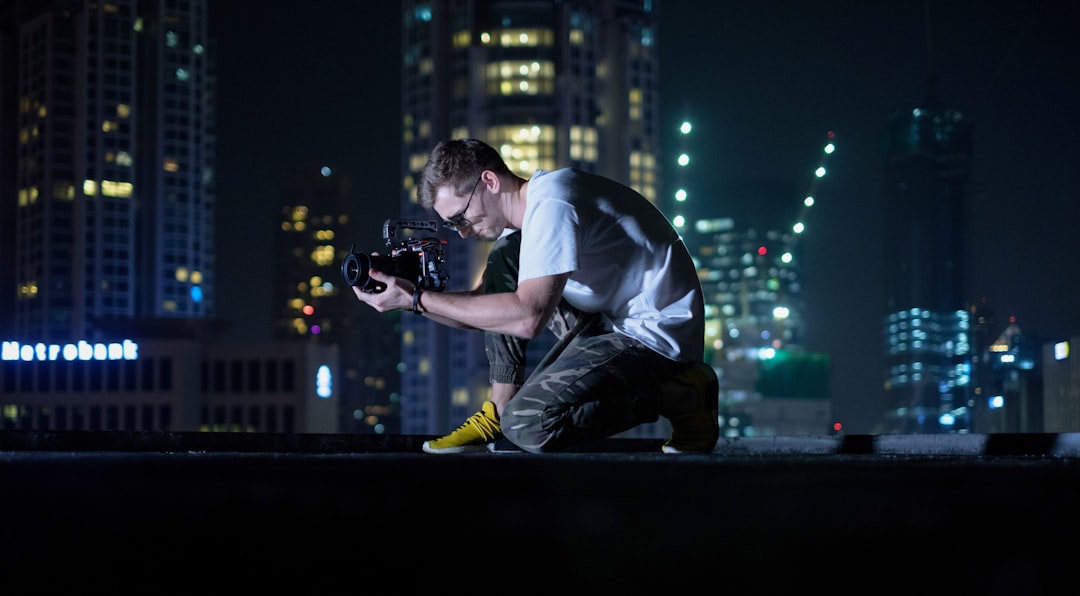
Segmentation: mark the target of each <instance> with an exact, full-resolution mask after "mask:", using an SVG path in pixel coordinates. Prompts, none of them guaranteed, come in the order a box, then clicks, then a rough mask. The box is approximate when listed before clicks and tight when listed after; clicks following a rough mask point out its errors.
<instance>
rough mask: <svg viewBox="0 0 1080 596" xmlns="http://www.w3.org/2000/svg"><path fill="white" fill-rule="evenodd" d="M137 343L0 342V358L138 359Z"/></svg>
mask: <svg viewBox="0 0 1080 596" xmlns="http://www.w3.org/2000/svg"><path fill="white" fill-rule="evenodd" d="M138 358H139V344H137V343H135V342H133V341H131V340H130V339H125V340H123V341H120V342H112V343H90V342H88V341H85V340H79V341H77V342H75V343H69V344H46V343H36V344H21V343H19V342H17V341H5V342H2V343H0V360H22V361H25V362H30V361H35V360H36V361H47V360H138Z"/></svg>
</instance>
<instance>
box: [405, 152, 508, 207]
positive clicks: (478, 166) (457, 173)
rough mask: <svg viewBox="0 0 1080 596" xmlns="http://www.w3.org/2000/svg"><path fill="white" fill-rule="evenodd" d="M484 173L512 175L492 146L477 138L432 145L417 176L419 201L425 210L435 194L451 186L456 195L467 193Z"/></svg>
mask: <svg viewBox="0 0 1080 596" xmlns="http://www.w3.org/2000/svg"><path fill="white" fill-rule="evenodd" d="M484 170H491V171H493V172H495V173H496V174H498V175H500V176H502V175H512V174H511V172H510V168H508V167H507V166H506V162H505V161H503V158H502V156H500V155H499V152H498V151H496V150H495V148H494V147H492V146H491V145H488V144H487V143H485V142H483V141H479V140H477V139H453V140H450V141H441V142H440V143H439V144H437V145H435V148H434V149H433V150H432V151H431V155H430V156H429V157H428V162H427V164H426V165H425V166H424V171H423V172H421V174H420V185H419V188H418V189H417V190H418V194H417V196H418V198H419V199H420V204H421V205H423V206H424V207H425V208H427V209H431V206H432V205H433V204H434V203H435V193H436V192H438V190H439V189H440V188H442V187H443V186H450V187H451V188H453V189H454V192H455V193H456V194H459V195H464V194H468V192H469V191H470V190H471V189H472V188H474V186H475V185H476V180H477V178H479V177H480V173H481V172H483V171H484Z"/></svg>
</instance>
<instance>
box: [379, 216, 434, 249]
mask: <svg viewBox="0 0 1080 596" xmlns="http://www.w3.org/2000/svg"><path fill="white" fill-rule="evenodd" d="M398 228H405V229H409V230H431V231H432V232H437V231H439V222H437V221H422V220H414V219H388V220H386V221H385V222H384V223H383V227H382V236H383V241H384V242H386V246H393V244H394V235H395V234H396V233H397V230H398Z"/></svg>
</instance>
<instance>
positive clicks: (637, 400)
mask: <svg viewBox="0 0 1080 596" xmlns="http://www.w3.org/2000/svg"><path fill="white" fill-rule="evenodd" d="M520 244H521V234H520V232H518V233H515V234H513V235H511V236H507V237H505V238H502V239H500V240H498V241H497V242H496V243H495V245H494V246H493V247H492V251H491V254H490V255H489V256H488V263H487V273H486V276H485V280H484V291H485V292H487V293H495V292H508V291H514V289H516V287H517V272H518V269H517V264H518V250H519V247H520ZM548 329H550V330H551V331H552V333H554V335H555V337H556V338H557V341H556V343H555V345H554V346H553V347H552V348H551V350H550V351H549V352H548V353H547V355H546V356H544V358H543V360H541V361H540V362H539V363H538V364H537V365H536V367H535V369H534V370H533V372H532V374H531V375H530V376H529V378H528V379H525V378H524V371H525V348H526V346H527V342H526V340H524V339H521V338H517V337H512V336H506V335H499V334H496V333H485V335H484V347H485V351H486V353H487V357H488V362H489V365H490V371H491V381H492V382H501V383H513V384H516V385H521V388H520V389H519V390H518V391H517V393H516V394H515V395H514V397H513V399H511V400H510V403H509V404H507V406H506V408H505V410H504V411H503V415H502V420H501V425H502V432H503V435H504V436H505V437H506V438H507V439H509V440H510V441H511V442H513V443H514V444H515V445H517V446H518V447H521V448H522V449H524V450H525V451H529V452H533V453H542V452H551V451H561V450H565V449H568V448H572V447H574V446H577V445H580V444H583V443H587V442H589V441H594V440H597V439H603V438H605V437H610V436H612V435H615V434H618V433H620V432H622V431H625V430H628V429H630V428H633V427H635V426H637V425H639V424H643V423H647V422H654V421H656V420H657V418H658V417H659V406H658V402H659V396H660V393H661V389H660V384H661V382H663V381H664V380H667V379H670V378H671V377H672V376H673V375H675V374H676V373H677V372H678V371H680V370H682V368H683V367H685V366H686V365H685V364H680V363H678V362H675V361H673V360H670V359H668V358H665V357H664V356H661V355H660V354H658V353H656V352H654V351H652V350H651V349H649V348H647V347H646V346H645V345H644V344H642V343H641V342H640V341H638V340H636V339H633V338H631V337H627V336H625V335H622V334H620V333H615V332H614V331H611V330H610V329H608V328H607V325H606V324H605V320H604V317H603V316H602V315H600V314H597V313H585V312H582V311H579V310H577V309H575V308H574V307H572V306H570V305H569V304H567V303H566V302H562V303H560V304H559V307H558V308H557V309H556V312H555V314H554V315H553V316H552V318H551V321H550V322H549V323H548Z"/></svg>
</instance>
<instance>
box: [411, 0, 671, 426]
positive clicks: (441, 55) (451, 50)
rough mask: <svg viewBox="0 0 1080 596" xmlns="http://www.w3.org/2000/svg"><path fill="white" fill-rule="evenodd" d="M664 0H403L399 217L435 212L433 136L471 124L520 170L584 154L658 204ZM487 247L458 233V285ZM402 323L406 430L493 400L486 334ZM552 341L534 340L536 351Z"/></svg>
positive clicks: (452, 422) (587, 161)
mask: <svg viewBox="0 0 1080 596" xmlns="http://www.w3.org/2000/svg"><path fill="white" fill-rule="evenodd" d="M654 5H655V2H652V1H650V0H637V1H628V0H601V1H584V0H572V1H556V0H541V1H521V0H502V1H500V0H427V1H418V0H406V1H405V2H404V3H403V11H404V12H403V15H402V16H403V29H402V31H403V36H402V44H403V48H402V52H403V72H402V85H403V89H402V98H403V118H404V121H403V123H402V126H403V130H402V132H403V139H402V146H403V153H402V173H403V181H404V182H403V189H402V191H403V192H402V215H403V216H405V217H410V218H420V217H430V216H431V214H430V213H425V212H424V211H423V210H422V209H421V207H420V206H419V205H418V203H417V196H416V177H417V175H418V174H419V172H420V170H421V169H422V168H423V166H424V164H425V163H426V160H427V154H428V152H429V151H430V150H431V148H432V147H433V146H434V145H435V143H437V142H438V141H440V140H443V139H447V138H461V137H467V136H471V137H476V138H480V139H483V140H485V141H486V142H488V143H489V144H491V145H492V146H493V147H495V148H496V149H498V150H499V151H500V153H501V154H502V156H503V158H504V159H505V160H506V162H507V164H508V165H509V166H510V168H511V170H513V171H515V172H516V173H517V174H519V175H521V176H522V177H525V178H528V177H529V176H531V175H532V173H533V171H534V170H536V169H552V168H556V167H562V166H574V167H578V168H581V169H583V170H587V171H591V172H596V173H600V174H603V175H607V176H609V177H612V178H615V179H617V180H620V181H623V182H626V183H628V184H629V185H631V186H632V187H634V188H635V189H636V190H637V191H638V192H640V193H641V194H642V195H644V196H645V197H646V198H648V199H650V200H652V201H654V202H655V201H656V200H657V194H658V188H659V183H660V181H659V175H660V171H659V169H660V168H659V166H658V160H657V154H658V152H659V143H658V139H659V134H660V130H659V128H660V126H659V111H658V107H659V106H658V99H659V98H658V74H659V73H658V60H657V58H658V57H657V53H656V45H655V18H656V14H655V7H654ZM488 248H489V247H488V245H484V244H477V243H474V242H471V241H470V242H463V241H461V240H460V239H457V238H450V244H449V246H448V251H447V260H448V265H449V273H450V288H451V289H458V290H460V289H466V288H470V287H472V286H473V284H474V283H475V281H476V277H477V276H478V275H479V273H480V271H481V270H482V268H483V265H484V263H485V257H486V254H487V250H488ZM403 331H404V336H403V337H404V339H403V361H404V363H405V367H406V370H404V371H403V373H402V375H403V378H402V392H403V397H404V400H403V408H402V432H404V433H416V434H424V433H432V434H436V433H443V432H446V431H448V430H452V426H456V424H458V423H459V422H460V420H463V419H464V418H465V417H466V416H468V415H469V414H472V413H473V412H474V411H475V410H476V409H477V407H478V405H479V403H480V402H481V401H483V400H484V399H486V398H487V391H488V390H489V389H490V384H489V382H488V376H487V372H488V371H487V361H486V358H485V357H484V351H483V337H482V335H481V334H480V333H476V332H462V331H457V330H450V329H447V328H446V327H443V326H440V325H437V324H435V323H432V322H430V321H427V320H422V319H419V318H410V317H408V316H405V317H404V319H403ZM544 337H545V338H546V337H547V336H544ZM548 341H549V340H548ZM544 344H545V341H543V340H538V341H533V342H532V343H531V345H530V356H529V358H530V362H532V363H535V361H536V359H537V358H538V356H537V354H538V353H542V351H543V349H542V348H543V346H544Z"/></svg>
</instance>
